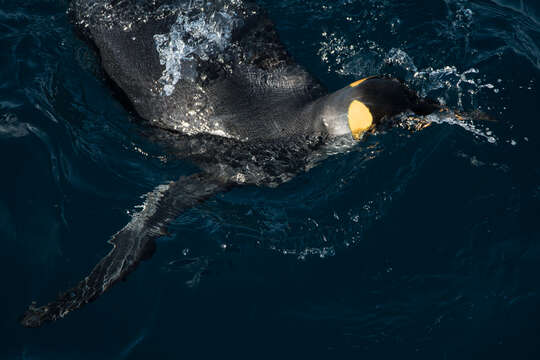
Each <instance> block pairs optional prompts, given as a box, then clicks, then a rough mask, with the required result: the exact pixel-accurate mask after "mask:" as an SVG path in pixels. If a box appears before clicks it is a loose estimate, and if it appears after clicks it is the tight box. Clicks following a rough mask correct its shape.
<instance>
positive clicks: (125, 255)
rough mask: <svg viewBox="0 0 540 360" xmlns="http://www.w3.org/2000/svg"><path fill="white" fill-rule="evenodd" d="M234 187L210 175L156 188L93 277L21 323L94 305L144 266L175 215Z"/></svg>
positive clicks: (51, 318)
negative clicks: (107, 292) (140, 264)
mask: <svg viewBox="0 0 540 360" xmlns="http://www.w3.org/2000/svg"><path fill="white" fill-rule="evenodd" d="M231 187H232V184H231V183H226V182H223V181H222V180H220V179H217V178H216V177H214V176H212V175H210V174H207V173H197V174H194V175H191V176H186V177H181V178H180V179H178V180H177V181H175V182H170V183H168V184H164V185H159V186H157V187H156V188H155V189H154V190H152V191H151V192H149V193H148V194H146V195H145V196H144V198H145V202H144V205H143V207H142V210H141V211H140V212H138V213H136V214H134V215H133V216H132V218H131V221H130V222H129V223H128V224H127V225H126V226H124V228H123V229H121V230H120V231H118V232H117V233H116V234H114V235H113V236H112V238H111V239H110V240H109V243H111V244H112V245H113V248H112V250H111V251H110V252H109V253H108V254H107V255H106V256H105V257H104V258H102V259H101V261H100V262H99V263H98V264H97V265H96V266H95V267H94V269H93V270H92V271H91V272H90V274H89V275H88V276H86V277H85V278H84V279H83V280H81V281H80V282H79V283H78V284H77V285H76V286H75V287H73V288H71V289H69V290H67V291H65V292H64V293H62V294H60V295H59V296H58V298H57V299H56V300H54V301H52V302H50V303H48V304H47V305H43V306H40V307H37V306H36V305H35V303H32V305H30V307H29V308H28V310H27V311H26V312H25V313H24V314H23V315H22V317H21V319H20V322H21V324H22V325H23V326H25V327H32V328H35V327H40V326H41V325H43V324H45V323H47V322H53V321H56V320H58V319H60V318H63V317H65V316H66V315H67V314H68V313H70V312H71V311H74V310H77V309H79V308H81V307H82V306H84V305H85V304H87V303H89V302H91V301H94V300H96V299H97V298H98V297H99V296H100V295H101V294H103V293H104V292H105V291H107V290H108V289H110V288H111V287H112V286H113V285H114V284H115V283H117V282H118V281H120V280H124V279H125V278H126V276H127V275H129V274H130V273H131V272H132V271H134V270H135V269H136V268H137V266H138V265H139V263H140V262H141V261H143V260H147V259H149V258H150V257H151V256H152V255H153V253H154V251H155V248H156V242H155V240H156V239H157V238H159V237H160V236H163V235H165V234H166V228H167V226H168V225H169V224H170V223H171V222H172V221H173V220H174V219H175V218H176V217H177V216H179V215H180V214H181V213H183V212H185V211H186V210H188V209H190V208H192V207H194V206H196V205H197V204H199V203H201V202H203V201H205V200H207V199H208V198H210V197H212V196H213V195H215V194H216V193H219V192H224V191H228V190H229V189H230V188H231Z"/></svg>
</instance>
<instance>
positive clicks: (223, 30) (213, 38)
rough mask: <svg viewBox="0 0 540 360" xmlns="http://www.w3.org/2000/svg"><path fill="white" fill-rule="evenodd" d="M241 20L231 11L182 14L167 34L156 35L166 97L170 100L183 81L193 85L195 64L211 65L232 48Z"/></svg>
mask: <svg viewBox="0 0 540 360" xmlns="http://www.w3.org/2000/svg"><path fill="white" fill-rule="evenodd" d="M239 21H240V20H239V19H238V18H235V14H234V12H232V11H231V10H226V9H225V10H221V11H217V12H212V13H210V14H208V13H205V12H200V13H196V14H194V15H186V14H183V13H181V14H179V15H178V17H177V19H176V22H175V23H174V24H173V25H172V27H171V30H170V32H169V33H168V34H158V35H154V42H155V45H156V49H157V52H158V54H159V61H160V63H161V64H162V65H165V69H164V70H163V74H162V76H161V77H160V78H159V80H158V81H159V82H160V83H161V84H162V85H163V94H164V95H167V96H170V95H171V94H172V93H173V91H174V86H175V85H176V83H177V82H178V81H179V80H180V79H186V80H191V81H194V80H195V79H196V77H197V69H196V65H197V64H196V60H197V59H200V60H203V61H208V60H209V59H210V58H211V57H215V56H216V55H217V54H218V53H220V52H222V51H223V50H225V48H226V47H227V46H229V44H230V40H231V37H232V32H233V29H234V28H235V27H236V26H238V23H239Z"/></svg>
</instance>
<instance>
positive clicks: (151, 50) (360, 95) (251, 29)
mask: <svg viewBox="0 0 540 360" xmlns="http://www.w3.org/2000/svg"><path fill="white" fill-rule="evenodd" d="M68 14H69V16H70V18H71V20H72V21H73V23H74V25H75V28H76V30H77V31H78V33H79V34H80V35H81V36H82V38H83V39H85V40H86V41H88V42H89V43H90V44H92V46H93V47H94V48H95V49H96V51H97V53H98V54H99V58H100V60H101V65H102V67H103V69H104V72H105V74H106V75H107V76H108V77H109V78H110V79H111V80H112V82H113V83H114V84H115V86H116V87H117V88H119V89H120V90H121V91H122V92H123V93H124V94H125V96H126V98H127V99H128V100H129V102H130V104H131V105H130V106H132V107H133V109H134V110H135V112H136V113H137V114H138V116H139V117H140V118H141V119H142V120H144V131H145V132H146V134H147V135H148V136H149V137H151V138H152V139H153V140H155V141H158V142H159V143H161V144H162V145H163V146H164V147H165V149H166V151H167V152H169V153H171V154H172V155H173V156H177V157H178V158H181V159H186V160H187V161H190V162H191V163H193V164H195V165H196V166H197V167H198V168H199V169H200V171H199V172H198V173H196V174H194V175H191V176H185V177H181V178H179V179H177V180H175V181H171V182H169V183H166V184H161V185H159V186H157V187H156V188H155V189H154V190H153V191H151V192H150V193H148V194H146V195H145V202H144V206H143V207H142V210H141V211H140V212H139V213H136V214H135V215H133V217H132V219H131V221H130V222H129V223H128V224H127V225H126V226H124V228H122V229H121V230H120V231H118V232H117V233H116V234H114V235H113V236H112V238H111V239H110V240H109V242H110V243H111V244H112V245H113V248H112V250H111V251H110V252H109V253H108V254H107V255H106V256H105V257H104V258H103V259H102V260H101V261H100V262H99V263H98V264H97V265H96V266H95V267H94V269H93V270H92V271H91V272H90V274H89V275H88V276H86V277H85V278H84V279H83V280H82V281H80V282H79V283H78V284H77V285H75V287H73V288H72V289H70V290H68V291H66V292H65V293H63V294H61V295H60V296H59V297H58V298H57V299H56V300H54V301H52V302H50V303H48V304H46V305H43V306H40V307H37V306H35V305H31V306H30V307H29V309H28V310H27V311H26V313H25V314H24V315H23V316H22V319H21V323H22V325H24V326H27V327H39V326H41V325H42V324H44V323H46V322H51V321H55V320H57V319H59V318H63V317H64V316H66V315H67V314H68V313H69V312H71V311H73V310H76V309H78V308H80V307H82V306H83V305H85V304H87V303H88V302H91V301H93V300H95V299H96V298H98V297H99V296H100V295H101V294H103V293H104V292H105V291H107V290H108V289H109V288H110V287H111V286H112V285H114V284H115V283H116V282H118V281H120V280H122V279H125V278H126V276H127V275H128V274H129V273H130V272H132V271H133V270H134V269H135V268H136V267H137V266H138V264H139V263H140V262H141V261H142V260H145V259H148V258H149V257H150V256H152V254H153V252H154V250H155V247H156V245H155V240H156V238H158V237H160V236H163V235H164V234H166V228H167V226H168V224H170V223H171V222H172V221H173V220H174V219H175V218H176V217H178V216H179V215H180V214H181V213H182V212H184V211H186V210H187V209H189V208H192V207H193V206H196V205H197V204H199V203H201V202H203V201H205V200H206V199H208V198H210V197H212V196H214V195H215V194H217V193H219V192H224V191H228V190H230V189H231V188H234V187H235V186H239V185H245V184H251V185H257V186H271V187H273V186H278V185H279V184H282V183H284V182H286V181H288V180H290V179H291V178H293V177H294V176H295V175H296V174H298V173H300V172H302V171H306V170H307V169H309V168H311V167H313V166H314V160H313V159H314V157H313V154H323V153H324V149H325V147H327V146H328V145H330V144H332V143H333V142H334V141H336V139H343V138H346V139H349V140H350V142H351V143H354V142H355V141H356V140H358V139H361V138H362V137H363V136H364V135H365V134H367V133H370V132H373V131H376V130H378V129H380V128H382V127H390V126H392V124H393V123H394V121H395V116H396V115H398V114H401V113H404V112H412V113H414V114H416V115H427V114H430V113H432V112H434V111H437V110H439V109H440V108H441V107H440V106H439V104H437V103H436V102H434V101H431V100H428V99H423V98H420V97H419V96H418V95H417V94H416V93H415V92H414V91H412V90H410V89H409V88H408V87H407V86H406V85H404V84H403V83H401V82H400V81H398V80H395V79H392V78H388V77H380V76H373V77H368V78H365V79H361V80H359V81H356V82H354V83H352V84H350V85H349V86H347V87H345V88H343V89H341V90H339V91H337V92H334V93H330V94H329V93H327V91H326V89H325V88H324V87H323V86H322V85H321V84H320V82H319V81H317V80H316V79H315V78H314V77H313V76H311V75H310V74H309V73H308V72H307V71H306V70H305V69H304V68H302V67H301V66H299V65H298V64H296V63H295V62H294V61H293V59H292V58H291V56H290V55H289V54H288V53H287V51H286V50H285V48H284V46H283V45H282V43H281V42H280V41H279V39H278V36H277V34H276V30H275V28H274V26H273V24H272V22H271V21H270V20H269V19H268V18H267V16H266V15H265V13H264V12H263V11H262V10H261V8H260V7H259V6H257V5H256V4H255V3H254V2H252V1H248V0H245V1H243V0H220V1H212V2H208V1H202V0H147V1H142V0H73V1H72V2H71V4H70V8H69V11H68ZM319 158H320V157H319Z"/></svg>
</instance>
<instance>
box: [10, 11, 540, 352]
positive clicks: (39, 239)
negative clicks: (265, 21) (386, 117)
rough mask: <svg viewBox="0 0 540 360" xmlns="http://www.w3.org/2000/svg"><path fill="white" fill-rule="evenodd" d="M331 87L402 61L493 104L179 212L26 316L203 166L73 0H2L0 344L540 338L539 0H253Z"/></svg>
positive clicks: (177, 346) (468, 345)
mask: <svg viewBox="0 0 540 360" xmlns="http://www.w3.org/2000/svg"><path fill="white" fill-rule="evenodd" d="M260 2H261V4H263V6H264V7H265V8H266V9H267V10H268V13H269V16H270V17H271V18H272V20H274V22H275V23H276V27H277V29H278V32H279V34H280V37H281V39H282V41H283V42H284V43H285V45H286V46H287V48H288V49H289V51H290V52H291V54H292V55H293V56H294V58H295V59H296V60H297V62H298V63H300V64H302V65H303V66H305V67H306V68H307V69H309V71H310V72H311V73H312V74H314V75H315V76H316V77H318V78H319V79H320V80H321V81H322V82H323V83H324V85H326V86H327V87H328V88H330V89H332V90H335V89H339V88H341V87H343V86H346V85H347V84H348V83H350V82H352V81H354V80H356V79H358V78H361V77H365V76H367V75H372V74H383V73H384V74H391V75H393V76H397V77H400V78H402V79H404V80H405V81H406V82H407V83H408V84H410V86H411V87H413V88H415V89H416V90H417V91H419V92H420V93H422V94H423V95H426V96H430V97H433V98H437V99H439V100H440V101H442V102H444V103H446V104H447V105H448V106H450V107H452V108H456V109H462V110H465V111H471V110H474V109H480V110H482V111H484V112H486V113H488V114H489V115H490V116H491V117H492V118H494V119H495V120H496V121H476V122H456V121H452V120H449V119H444V118H442V119H439V118H436V119H432V121H433V122H434V124H433V125H432V126H430V127H428V128H427V129H425V130H423V131H421V132H416V133H411V132H409V131H407V130H405V129H399V128H396V129H392V130H391V131H388V132H386V133H383V134H378V135H377V136H373V137H370V138H369V139H368V140H367V141H366V142H364V143H362V145H361V146H358V148H357V149H355V150H353V151H350V152H347V153H342V154H336V155H335V156H333V157H331V158H329V159H328V160H326V161H324V162H323V163H322V164H320V165H319V166H318V167H316V168H314V169H312V170H310V171H309V172H307V173H305V174H302V175H300V176H298V177H296V178H295V179H293V180H292V181H291V182H289V183H287V184H284V185H282V186H280V187H278V188H276V189H261V188H257V187H245V188H238V189H235V190H233V191H232V192H230V193H227V194H225V195H221V196H218V197H216V198H215V199H213V200H211V201H208V202H206V203H205V204H202V205H201V206H199V207H197V208H196V209H193V210H191V211H189V212H188V213H186V214H184V215H182V216H181V217H180V218H178V219H177V220H176V221H175V222H174V224H173V225H172V226H171V229H170V230H171V231H170V233H171V234H170V236H168V237H166V238H163V239H160V240H159V243H158V251H157V252H156V254H155V255H154V257H153V258H152V259H151V260H149V261H147V262H144V263H143V264H142V265H141V266H140V267H139V269H138V270H137V271H136V272H134V273H133V274H132V275H130V276H129V279H128V280H127V281H126V282H125V283H121V284H118V285H116V286H115V287H114V288H113V289H112V290H111V291H110V292H108V293H106V294H105V295H103V296H102V297H101V298H99V300H98V301H96V302H94V303H92V304H89V305H88V306H86V307H85V308H83V309H82V310H80V311H77V312H74V313H72V314H70V315H69V316H68V317H66V318H65V319H63V320H61V321H58V322H56V323H54V324H50V325H47V326H44V327H43V328H40V329H25V328H23V327H21V326H20V325H19V324H18V318H19V316H20V315H21V314H22V313H23V312H24V310H25V309H26V307H27V306H28V305H29V304H30V302H31V301H33V300H35V301H37V302H38V303H43V302H46V301H49V300H51V299H52V298H53V297H54V296H55V295H56V294H57V293H58V292H59V291H61V290H64V289H66V288H68V287H69V286H71V285H74V284H75V283H76V282H77V281H78V280H80V279H81V278H82V277H83V276H85V275H86V274H87V273H88V272H89V270H90V269H91V268H92V267H93V265H94V264H96V263H97V261H98V260H99V259H100V258H101V257H102V256H103V255H104V254H106V253H107V251H108V250H109V247H110V245H108V244H107V242H106V240H107V239H108V238H109V236H110V235H111V234H113V233H114V232H115V231H117V230H118V229H120V228H121V227H122V226H123V225H124V224H125V223H127V221H128V220H129V215H130V214H131V213H133V211H135V210H136V206H137V205H138V204H140V203H141V201H142V200H141V199H140V195H141V194H144V193H146V192H148V191H149V190H151V189H152V188H153V187H154V186H156V185H158V184H160V183H162V182H164V181H166V180H168V179H171V178H175V177H177V176H179V175H181V174H186V173H189V172H191V171H193V168H192V167H191V166H190V165H189V164H186V163H183V162H179V161H175V160H173V159H169V158H168V157H167V154H166V153H164V152H163V149H161V148H160V147H159V146H158V145H157V144H153V143H151V142H150V141H149V140H148V139H146V138H144V137H143V136H142V135H140V131H138V128H137V124H136V123H135V122H133V121H132V120H133V119H132V115H131V114H129V113H128V112H127V111H126V109H125V108H123V106H122V105H121V104H120V103H119V102H118V101H117V100H116V98H115V96H113V93H112V91H111V90H110V88H109V87H108V85H107V83H106V82H105V81H104V79H103V77H102V75H101V73H100V69H99V65H98V62H97V59H96V56H95V54H94V53H93V52H92V50H91V49H89V48H88V47H87V46H86V45H85V44H84V43H83V42H82V41H81V40H80V39H78V38H77V37H76V35H75V34H74V32H73V29H72V26H71V25H70V24H69V22H68V20H67V17H66V15H65V11H66V8H67V6H68V2H67V1H63V0H40V1H37V0H20V1H14V0H0V44H1V49H2V51H0V63H1V69H2V71H1V72H0V77H1V80H0V160H1V162H0V166H1V176H0V241H1V244H2V245H3V249H2V251H1V252H0V254H1V255H0V256H1V259H0V274H1V275H0V280H1V284H2V292H1V293H2V296H1V297H0V309H1V310H0V311H1V319H2V320H1V322H0V359H148V358H156V359H193V358H196V359H206V358H212V359H215V358H225V359H228V358H249V359H254V358H255V359H257V358H317V359H318V358H321V359H342V358H343V359H350V358H363V359H375V358H376V359H395V358H415V359H482V358H491V359H507V358H512V359H538V358H540V280H539V277H540V228H539V226H540V160H539V159H540V136H539V135H538V134H539V132H540V118H539V115H538V114H539V113H540V97H539V88H538V86H539V81H540V49H539V47H540V4H539V3H538V2H536V1H526V0H523V1H517V0H475V1H465V0H444V1H442V0H432V1H413V0H404V1H390V0H384V1H383V0H364V1H359V0H358V1H354V0H329V1H315V0H313V1H300V0H281V1H275V0H273V1H270V0H264V1H260Z"/></svg>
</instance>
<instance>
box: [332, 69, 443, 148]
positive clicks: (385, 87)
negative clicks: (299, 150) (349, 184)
mask: <svg viewBox="0 0 540 360" xmlns="http://www.w3.org/2000/svg"><path fill="white" fill-rule="evenodd" d="M438 109H440V105H439V104H438V103H437V102H435V101H432V100H429V99H423V98H420V97H419V96H418V95H417V94H416V92H414V91H413V90H411V89H409V88H408V87H407V86H406V85H405V84H403V83H402V82H400V81H399V80H397V79H393V78H388V77H376V76H372V77H368V78H364V79H361V80H358V81H355V82H353V83H352V84H350V85H349V86H347V87H345V88H343V89H341V90H338V91H336V92H335V93H333V94H331V95H329V97H328V100H327V101H326V105H325V111H324V114H325V115H326V116H323V121H324V123H325V125H326V127H327V129H328V131H329V133H330V134H331V135H343V134H345V133H347V132H349V133H350V134H352V136H353V138H355V139H360V138H361V137H362V135H363V134H364V133H366V132H369V131H375V130H380V129H382V128H388V127H391V126H392V125H394V123H395V121H396V115H398V114H401V113H403V112H406V111H412V112H414V113H415V114H416V115H428V114H431V113H432V112H434V111H436V110H438Z"/></svg>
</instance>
